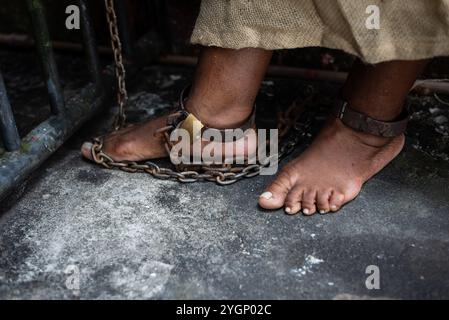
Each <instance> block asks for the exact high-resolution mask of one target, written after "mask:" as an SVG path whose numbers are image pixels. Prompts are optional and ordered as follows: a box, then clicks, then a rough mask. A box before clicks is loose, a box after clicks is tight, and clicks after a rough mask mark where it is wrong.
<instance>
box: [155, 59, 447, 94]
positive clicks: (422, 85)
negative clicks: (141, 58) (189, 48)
mask: <svg viewBox="0 0 449 320" xmlns="http://www.w3.org/2000/svg"><path fill="white" fill-rule="evenodd" d="M157 62H158V63H161V64H166V65H179V66H189V67H194V66H196V64H197V62H198V58H197V57H192V56H183V55H174V54H167V55H162V56H160V57H159V59H158V61H157ZM267 75H268V76H271V77H282V78H295V79H305V80H313V81H329V82H333V83H337V84H343V83H344V82H345V81H346V78H347V77H348V73H346V72H341V71H340V72H339V71H329V70H318V69H305V68H297V67H288V66H279V65H270V66H269V67H268V70H267ZM411 90H421V91H423V93H424V94H427V93H438V94H445V95H449V82H448V81H446V80H444V79H423V80H416V81H415V83H414V85H413V87H412V89H411Z"/></svg>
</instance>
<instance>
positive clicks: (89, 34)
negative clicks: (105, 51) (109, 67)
mask: <svg viewBox="0 0 449 320" xmlns="http://www.w3.org/2000/svg"><path fill="white" fill-rule="evenodd" d="M78 3H79V7H80V14H81V31H82V35H83V45H84V50H85V52H86V56H87V62H88V68H89V72H90V74H91V77H92V80H93V81H94V83H95V88H96V90H97V92H99V91H101V90H102V89H103V85H102V81H101V71H100V69H101V67H100V60H99V58H98V51H97V39H96V37H95V32H94V28H93V24H92V19H91V15H90V10H89V7H88V4H87V1H86V0H78Z"/></svg>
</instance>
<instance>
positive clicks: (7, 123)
mask: <svg viewBox="0 0 449 320" xmlns="http://www.w3.org/2000/svg"><path fill="white" fill-rule="evenodd" d="M0 134H1V137H2V139H3V144H4V145H5V148H6V150H7V151H15V150H17V149H19V148H20V137H19V132H18V131H17V126H16V121H15V120H14V116H13V114H12V110H11V104H10V103H9V99H8V95H7V93H6V87H5V83H4V81H3V76H2V73H1V72H0Z"/></svg>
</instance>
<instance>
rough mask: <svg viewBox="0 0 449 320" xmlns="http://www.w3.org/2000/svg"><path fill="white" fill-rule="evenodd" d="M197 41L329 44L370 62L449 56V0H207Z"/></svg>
mask: <svg viewBox="0 0 449 320" xmlns="http://www.w3.org/2000/svg"><path fill="white" fill-rule="evenodd" d="M377 23H378V24H377ZM377 27H379V28H378V29H377ZM191 42H192V43H193V44H201V45H204V46H217V47H223V48H231V49H240V48H246V47H252V48H264V49H289V48H303V47H327V48H333V49H341V50H343V51H345V52H347V53H350V54H353V55H356V56H358V57H360V58H361V59H362V60H363V61H365V62H367V63H377V62H381V61H388V60H418V59H424V58H431V57H435V56H449V0H202V2H201V9H200V13H199V15H198V18H197V21H196V25H195V28H194V31H193V34H192V37H191Z"/></svg>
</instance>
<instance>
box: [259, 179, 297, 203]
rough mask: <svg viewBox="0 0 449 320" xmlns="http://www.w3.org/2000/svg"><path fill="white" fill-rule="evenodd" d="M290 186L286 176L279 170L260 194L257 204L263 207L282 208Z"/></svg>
mask: <svg viewBox="0 0 449 320" xmlns="http://www.w3.org/2000/svg"><path fill="white" fill-rule="evenodd" d="M290 188H291V187H290V182H289V178H288V176H286V175H285V174H283V173H282V172H281V174H280V175H279V176H278V177H276V179H275V180H274V181H273V182H272V183H271V185H270V186H269V187H268V188H267V189H266V190H265V192H264V193H262V194H261V195H260V197H259V205H260V206H261V207H262V208H265V209H279V208H282V207H283V206H284V202H285V198H286V197H287V193H288V192H289V190H290Z"/></svg>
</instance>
